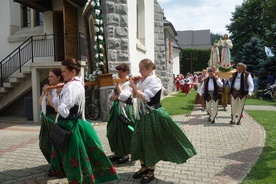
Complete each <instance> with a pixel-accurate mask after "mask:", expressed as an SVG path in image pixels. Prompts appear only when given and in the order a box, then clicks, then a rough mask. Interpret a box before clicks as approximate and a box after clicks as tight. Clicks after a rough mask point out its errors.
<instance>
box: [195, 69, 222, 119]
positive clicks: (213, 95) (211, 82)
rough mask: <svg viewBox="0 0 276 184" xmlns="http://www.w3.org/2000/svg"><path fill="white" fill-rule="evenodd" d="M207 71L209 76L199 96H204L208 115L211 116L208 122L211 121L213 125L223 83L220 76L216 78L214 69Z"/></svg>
mask: <svg viewBox="0 0 276 184" xmlns="http://www.w3.org/2000/svg"><path fill="white" fill-rule="evenodd" d="M207 71H208V75H209V76H208V77H207V78H206V79H204V81H203V83H202V85H201V87H200V90H199V95H200V97H201V98H202V95H203V94H204V100H205V101H206V106H207V113H208V114H209V118H208V120H209V121H211V123H215V118H216V116H217V112H218V98H219V87H222V86H223V83H222V82H221V80H220V78H218V76H215V72H214V71H213V69H212V68H208V70H207ZM212 106H213V108H212Z"/></svg>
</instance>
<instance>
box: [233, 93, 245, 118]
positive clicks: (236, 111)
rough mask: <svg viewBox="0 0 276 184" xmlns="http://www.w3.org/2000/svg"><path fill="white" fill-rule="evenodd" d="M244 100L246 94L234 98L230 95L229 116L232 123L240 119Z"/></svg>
mask: <svg viewBox="0 0 276 184" xmlns="http://www.w3.org/2000/svg"><path fill="white" fill-rule="evenodd" d="M245 100H246V96H243V97H242V98H240V97H239V96H238V97H236V98H234V97H233V95H231V115H232V117H231V118H232V121H233V122H234V123H237V122H239V121H240V120H241V117H242V112H243V108H244V103H245Z"/></svg>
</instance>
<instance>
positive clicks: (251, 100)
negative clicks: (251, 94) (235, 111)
mask: <svg viewBox="0 0 276 184" xmlns="http://www.w3.org/2000/svg"><path fill="white" fill-rule="evenodd" d="M245 105H273V106H276V102H273V101H272V100H260V99H259V98H247V99H246V101H245Z"/></svg>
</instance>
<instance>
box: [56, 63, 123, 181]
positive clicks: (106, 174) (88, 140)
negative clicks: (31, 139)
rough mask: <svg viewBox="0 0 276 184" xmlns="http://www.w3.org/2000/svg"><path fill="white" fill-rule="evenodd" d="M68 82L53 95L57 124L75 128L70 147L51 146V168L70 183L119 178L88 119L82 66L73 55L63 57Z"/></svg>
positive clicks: (63, 70) (62, 68)
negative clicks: (56, 96) (66, 57)
mask: <svg viewBox="0 0 276 184" xmlns="http://www.w3.org/2000/svg"><path fill="white" fill-rule="evenodd" d="M61 64H62V67H61V70H62V75H63V78H64V81H65V85H64V86H63V88H62V90H61V91H60V93H59V96H58V98H54V99H53V103H54V104H55V109H56V111H57V112H58V116H57V121H58V125H59V126H61V127H62V128H63V129H65V130H67V131H72V132H73V134H72V135H71V137H70V140H69V144H68V147H66V148H62V149H60V148H55V147H53V148H52V156H51V158H52V159H51V168H52V169H53V171H54V173H55V175H56V176H57V177H67V179H68V181H69V183H101V182H106V181H112V180H116V179H118V178H119V176H118V175H117V172H116V170H115V168H114V166H113V165H112V163H111V162H110V160H109V159H108V158H107V156H106V155H105V153H104V151H103V148H102V145H101V142H100V140H99V137H98V135H97V133H96V131H95V130H94V128H93V127H92V126H91V124H90V123H89V122H88V121H86V120H85V117H84V108H85V92H84V82H83V81H82V79H81V77H79V76H78V74H79V72H80V69H81V66H80V64H79V63H78V61H77V60H76V59H74V58H68V59H66V60H64V61H62V63H61Z"/></svg>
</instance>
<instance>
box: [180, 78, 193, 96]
mask: <svg viewBox="0 0 276 184" xmlns="http://www.w3.org/2000/svg"><path fill="white" fill-rule="evenodd" d="M183 81H184V85H183V87H182V93H185V94H186V95H188V94H189V93H190V90H191V83H192V80H191V77H190V74H187V75H186V77H185V78H184V79H183Z"/></svg>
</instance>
